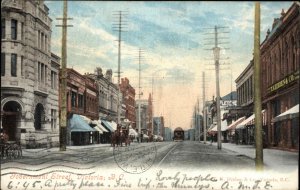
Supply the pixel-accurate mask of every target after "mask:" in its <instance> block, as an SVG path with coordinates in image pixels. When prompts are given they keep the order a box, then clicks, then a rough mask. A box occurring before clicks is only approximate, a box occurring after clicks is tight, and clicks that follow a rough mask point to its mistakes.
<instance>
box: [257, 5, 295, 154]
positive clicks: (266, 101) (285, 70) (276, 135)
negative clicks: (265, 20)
mask: <svg viewBox="0 0 300 190" xmlns="http://www.w3.org/2000/svg"><path fill="white" fill-rule="evenodd" d="M299 63H300V15H299V5H297V3H293V4H292V6H291V7H290V8H289V9H288V10H287V12H286V13H285V12H284V11H283V10H282V13H281V17H280V18H275V19H274V22H273V26H272V30H271V31H270V30H268V32H267V36H266V38H265V40H264V41H263V43H262V44H261V81H262V83H261V89H262V92H261V93H262V104H263V105H262V107H263V109H266V114H267V143H268V145H269V146H275V147H280V148H296V149H299V144H298V143H299V110H298V117H296V118H293V119H286V120H283V121H280V122H272V120H273V118H275V117H276V116H278V115H279V114H281V113H284V112H285V111H287V110H288V109H290V108H291V107H293V106H295V105H297V104H299Z"/></svg>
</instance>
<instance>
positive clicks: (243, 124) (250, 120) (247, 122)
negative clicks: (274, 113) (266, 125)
mask: <svg viewBox="0 0 300 190" xmlns="http://www.w3.org/2000/svg"><path fill="white" fill-rule="evenodd" d="M265 111H266V110H262V111H261V113H262V119H263V120H264V112H265ZM254 119H255V114H252V115H251V116H250V117H248V118H247V119H245V120H244V121H242V122H241V123H240V124H238V125H237V126H236V128H235V129H244V128H245V127H246V126H247V125H252V124H254Z"/></svg>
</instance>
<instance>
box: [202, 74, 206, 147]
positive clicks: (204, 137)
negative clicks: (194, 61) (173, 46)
mask: <svg viewBox="0 0 300 190" xmlns="http://www.w3.org/2000/svg"><path fill="white" fill-rule="evenodd" d="M202 78H203V80H202V85H203V91H202V93H203V140H204V144H206V106H205V72H202Z"/></svg>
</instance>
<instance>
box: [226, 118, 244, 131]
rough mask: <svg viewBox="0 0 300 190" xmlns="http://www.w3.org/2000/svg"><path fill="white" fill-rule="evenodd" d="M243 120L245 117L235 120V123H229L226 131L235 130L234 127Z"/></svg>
mask: <svg viewBox="0 0 300 190" xmlns="http://www.w3.org/2000/svg"><path fill="white" fill-rule="evenodd" d="M245 119H246V117H245V116H244V117H241V118H239V119H237V120H236V121H234V122H233V123H231V124H230V125H229V126H228V127H227V129H226V130H232V129H235V127H236V126H237V125H238V124H239V123H241V122H243V121H244V120H245Z"/></svg>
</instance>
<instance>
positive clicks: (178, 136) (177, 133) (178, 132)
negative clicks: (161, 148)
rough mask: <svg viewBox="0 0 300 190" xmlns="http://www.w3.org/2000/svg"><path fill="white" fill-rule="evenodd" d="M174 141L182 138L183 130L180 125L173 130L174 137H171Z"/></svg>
mask: <svg viewBox="0 0 300 190" xmlns="http://www.w3.org/2000/svg"><path fill="white" fill-rule="evenodd" d="M173 140H174V141H183V140H184V131H183V129H182V128H181V127H177V128H176V129H175V130H174V137H173Z"/></svg>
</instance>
